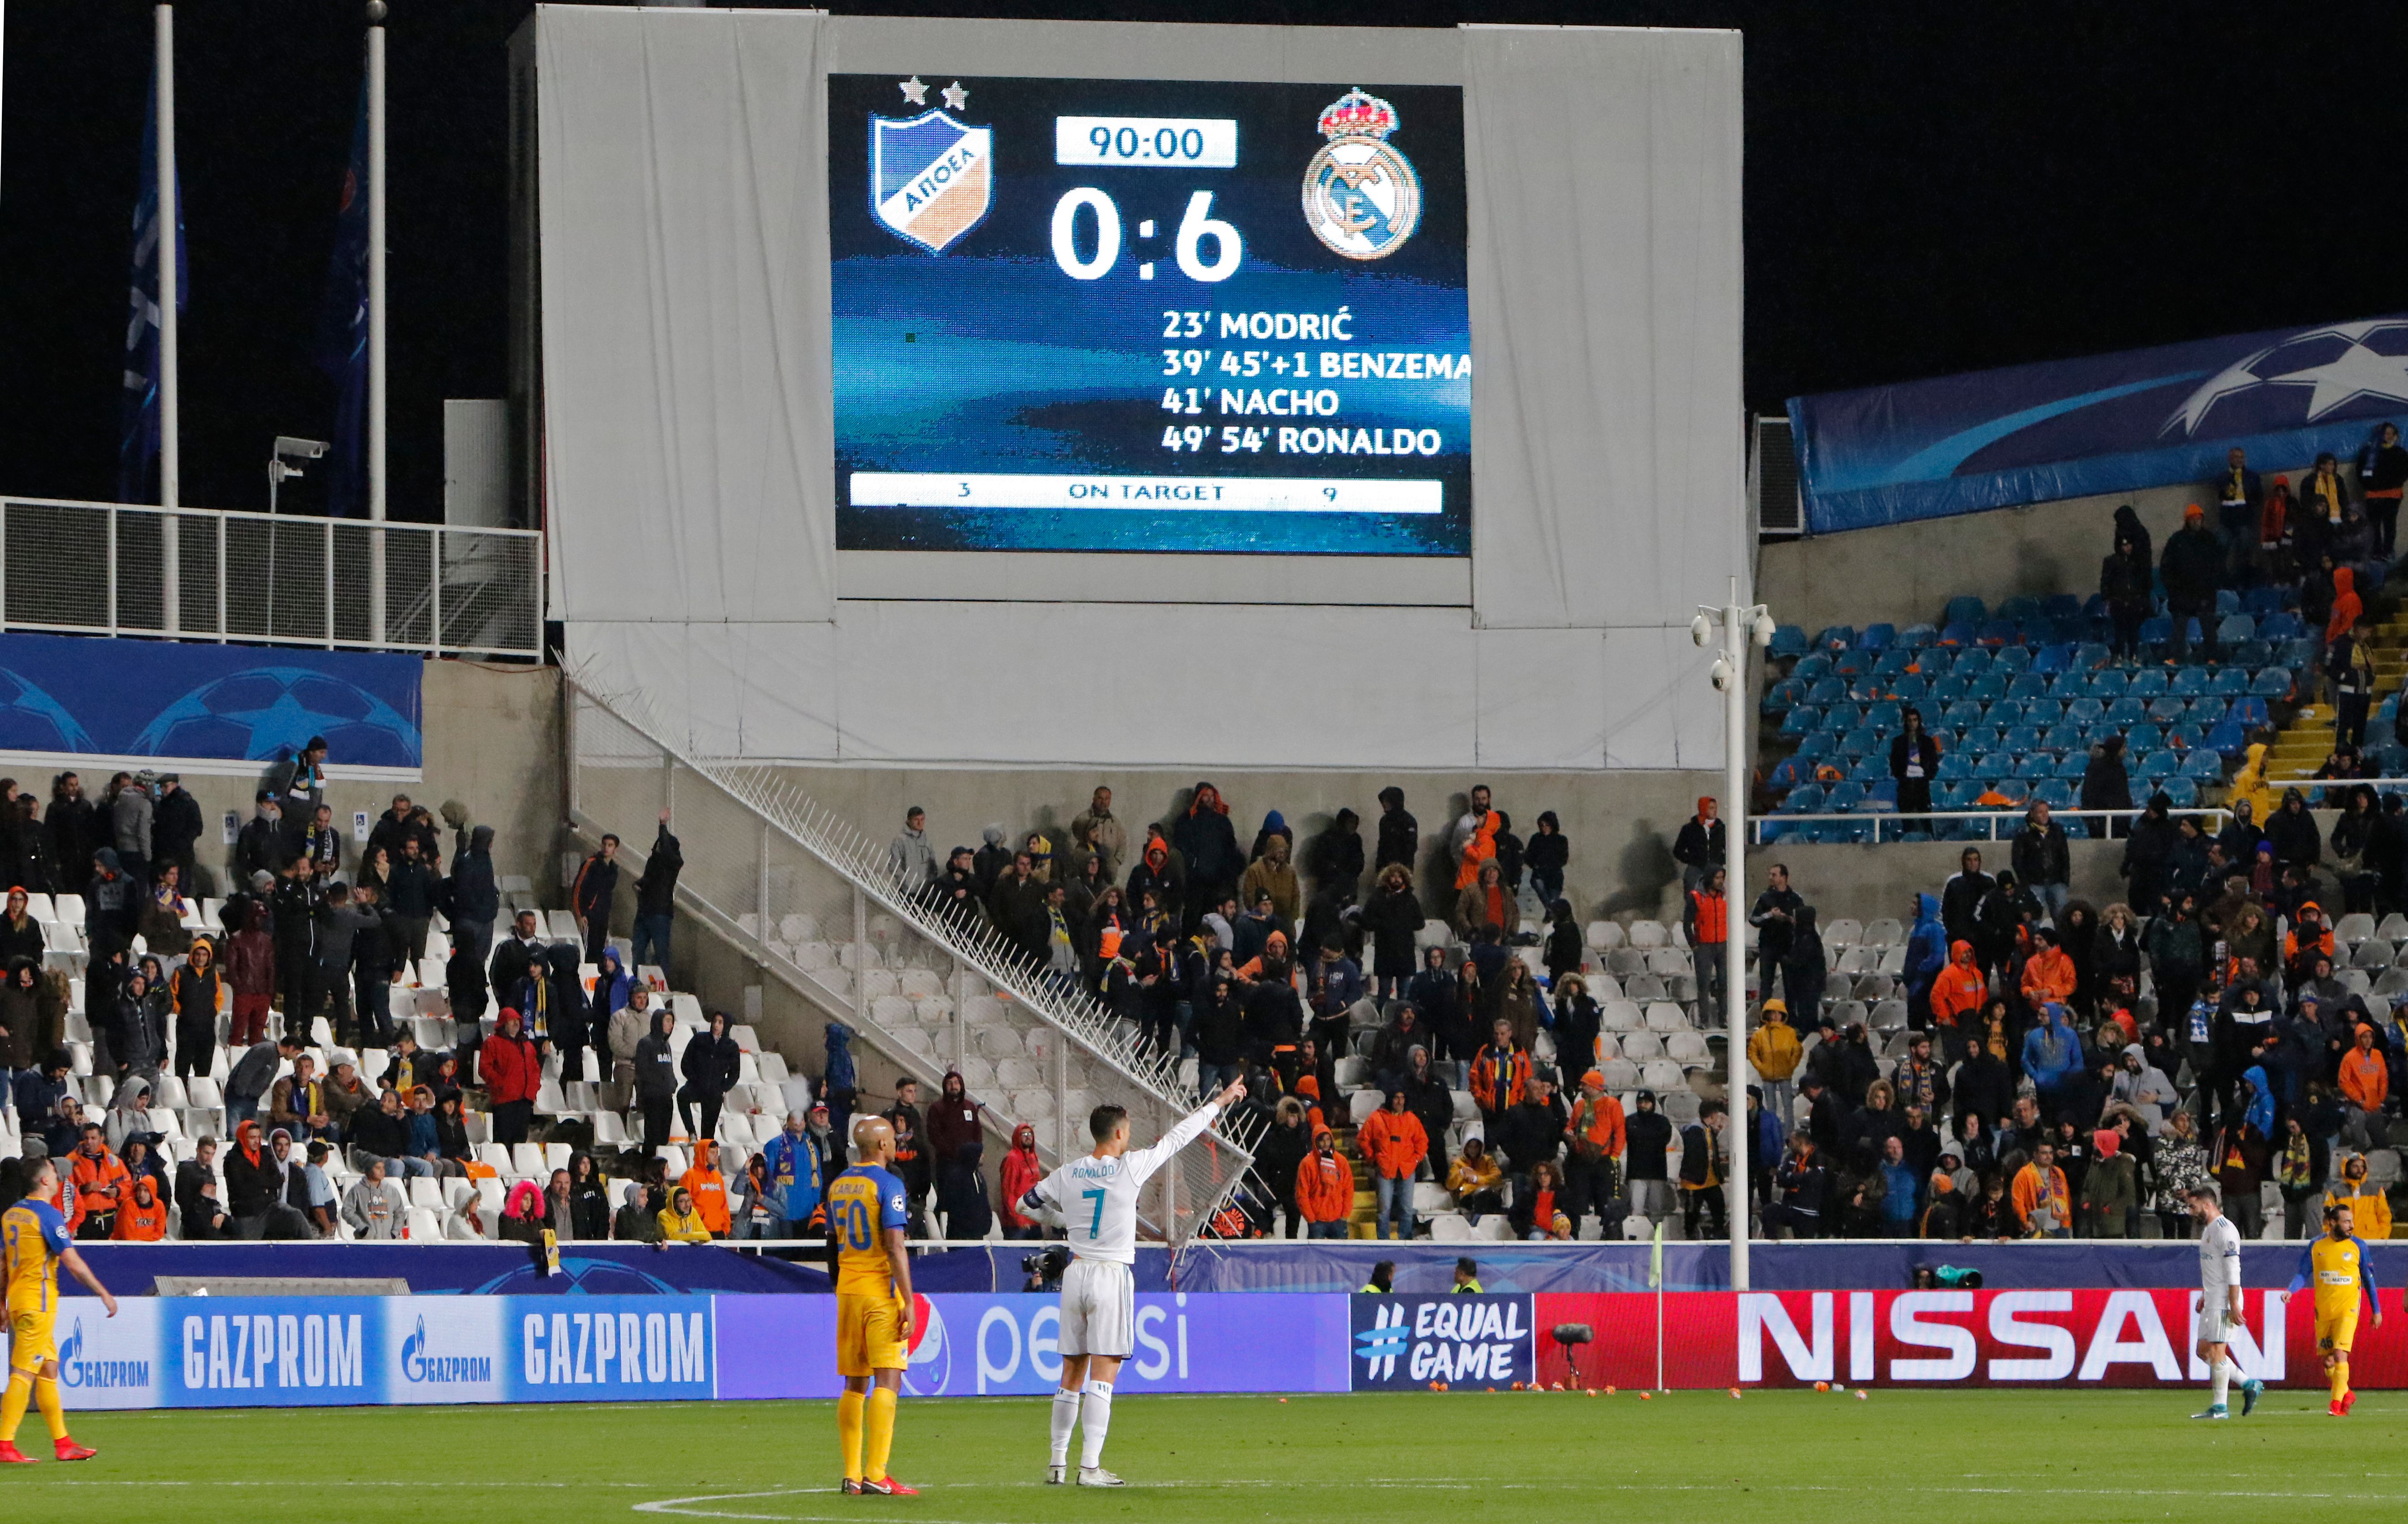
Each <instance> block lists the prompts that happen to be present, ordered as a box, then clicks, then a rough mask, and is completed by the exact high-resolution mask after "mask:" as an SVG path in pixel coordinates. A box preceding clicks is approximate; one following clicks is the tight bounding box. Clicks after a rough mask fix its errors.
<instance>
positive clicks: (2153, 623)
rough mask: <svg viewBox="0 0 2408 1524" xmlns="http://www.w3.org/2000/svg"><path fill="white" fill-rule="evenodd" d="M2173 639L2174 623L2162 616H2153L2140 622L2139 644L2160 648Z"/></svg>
mask: <svg viewBox="0 0 2408 1524" xmlns="http://www.w3.org/2000/svg"><path fill="white" fill-rule="evenodd" d="M2173 637H2174V621H2173V620H2170V619H2168V618H2166V617H2165V616H2164V615H2163V614H2153V615H2151V616H2150V617H2149V618H2147V619H2145V620H2142V621H2141V644H2142V645H2143V646H2162V645H2164V644H2165V643H2166V642H2167V641H2169V640H2171V639H2172V638H2173Z"/></svg>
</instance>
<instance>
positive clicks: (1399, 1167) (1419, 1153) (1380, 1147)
mask: <svg viewBox="0 0 2408 1524" xmlns="http://www.w3.org/2000/svg"><path fill="white" fill-rule="evenodd" d="M1355 1147H1358V1148H1360V1149H1362V1150H1363V1157H1365V1158H1366V1159H1369V1161H1371V1190H1372V1193H1373V1195H1374V1196H1375V1197H1376V1198H1377V1200H1378V1202H1379V1206H1378V1209H1377V1211H1376V1212H1375V1214H1374V1215H1373V1217H1372V1218H1371V1236H1372V1237H1374V1238H1385V1237H1387V1236H1388V1223H1389V1221H1390V1220H1391V1218H1393V1219H1394V1220H1395V1222H1396V1223H1397V1225H1398V1230H1399V1231H1398V1233H1397V1236H1398V1237H1399V1238H1411V1237H1412V1236H1413V1172H1414V1171H1416V1170H1418V1169H1419V1168H1421V1162H1422V1161H1423V1160H1425V1159H1427V1158H1428V1157H1429V1133H1428V1132H1426V1130H1425V1129H1424V1128H1423V1127H1422V1119H1421V1118H1419V1117H1416V1116H1414V1115H1413V1114H1412V1112H1410V1111H1408V1110H1406V1109H1405V1090H1404V1087H1403V1086H1401V1085H1396V1086H1391V1087H1389V1090H1388V1104H1386V1105H1384V1106H1382V1107H1381V1108H1380V1109H1379V1110H1377V1111H1375V1112H1373V1113H1371V1115H1370V1117H1369V1118H1368V1119H1366V1120H1365V1121H1364V1123H1363V1127H1362V1131H1360V1132H1356V1133H1355ZM1350 1187H1351V1182H1350ZM1350 1195H1351V1189H1350Z"/></svg>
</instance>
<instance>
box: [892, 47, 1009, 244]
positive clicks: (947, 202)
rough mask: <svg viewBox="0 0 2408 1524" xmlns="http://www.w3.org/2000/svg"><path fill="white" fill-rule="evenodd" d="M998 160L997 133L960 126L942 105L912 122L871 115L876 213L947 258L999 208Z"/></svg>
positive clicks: (912, 239) (901, 232)
mask: <svg viewBox="0 0 2408 1524" xmlns="http://www.w3.org/2000/svg"><path fill="white" fill-rule="evenodd" d="M915 82H916V81H915ZM954 90H955V91H957V92H960V87H959V86H958V85H956V86H955V87H954ZM906 93H907V94H908V93H910V92H909V91H908V90H907V92H906ZM961 93H963V94H965V95H967V92H961ZM994 160H995V132H994V129H992V128H989V127H972V126H969V125H968V124H966V123H964V122H960V121H955V120H953V116H952V115H951V114H950V113H948V112H947V111H946V110H944V109H943V108H942V107H939V108H938V109H936V110H932V111H926V112H923V113H922V114H921V115H919V116H916V117H911V118H910V119H908V120H898V119H896V118H894V117H877V116H874V117H871V118H870V119H869V210H870V215H871V216H873V217H875V218H877V219H878V221H880V222H882V223H883V224H884V225H885V226H886V228H887V230H888V231H890V232H892V233H894V234H895V235H897V236H899V237H902V238H905V239H908V240H909V241H910V242H912V243H915V244H917V245H919V246H920V247H921V248H923V249H926V250H927V251H928V252H929V253H931V254H941V253H943V252H944V251H945V250H946V249H948V248H950V247H952V245H953V243H955V242H956V241H957V240H959V239H960V237H961V236H962V235H964V234H966V233H968V231H969V230H970V229H972V228H974V227H976V226H978V225H979V223H980V222H981V221H984V220H985V217H986V214H987V211H988V209H989V208H990V207H993V206H994V205H995V169H994Z"/></svg>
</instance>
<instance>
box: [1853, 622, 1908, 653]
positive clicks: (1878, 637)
mask: <svg viewBox="0 0 2408 1524" xmlns="http://www.w3.org/2000/svg"><path fill="white" fill-rule="evenodd" d="M1897 638H1898V626H1897V625H1895V624H1888V623H1882V624H1868V625H1866V626H1865V631H1864V634H1860V635H1858V636H1857V637H1856V644H1857V645H1859V646H1862V647H1863V648H1865V649H1867V650H1869V651H1885V650H1887V649H1889V648H1890V643H1891V642H1892V641H1894V640H1896V639H1897Z"/></svg>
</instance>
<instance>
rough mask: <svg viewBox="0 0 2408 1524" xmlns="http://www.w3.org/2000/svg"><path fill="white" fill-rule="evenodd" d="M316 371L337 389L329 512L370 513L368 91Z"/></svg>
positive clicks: (348, 169) (346, 175)
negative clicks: (322, 374)
mask: <svg viewBox="0 0 2408 1524" xmlns="http://www.w3.org/2000/svg"><path fill="white" fill-rule="evenodd" d="M318 368H319V369H320V370H322V371H323V372H325V374H326V378H327V379H329V380H331V381H333V382H334V383H335V385H336V387H337V391H338V394H339V396H338V400H337V403H336V405H335V432H334V436H333V438H332V440H331V443H332V444H333V446H334V449H332V450H330V451H328V453H327V461H326V466H327V469H326V511H327V512H328V513H330V514H332V515H334V516H335V517H337V518H339V519H358V518H362V517H365V516H366V513H367V419H368V93H367V87H366V85H365V84H363V85H362V86H361V87H360V110H359V117H358V120H357V121H355V122H354V123H353V124H352V127H351V162H350V163H349V164H346V165H344V166H343V193H342V198H341V200H340V201H339V202H338V203H337V205H336V208H335V254H334V258H333V260H332V261H331V262H330V263H328V266H327V269H326V306H325V310H324V311H323V312H322V314H321V315H320V317H319V320H318Z"/></svg>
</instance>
